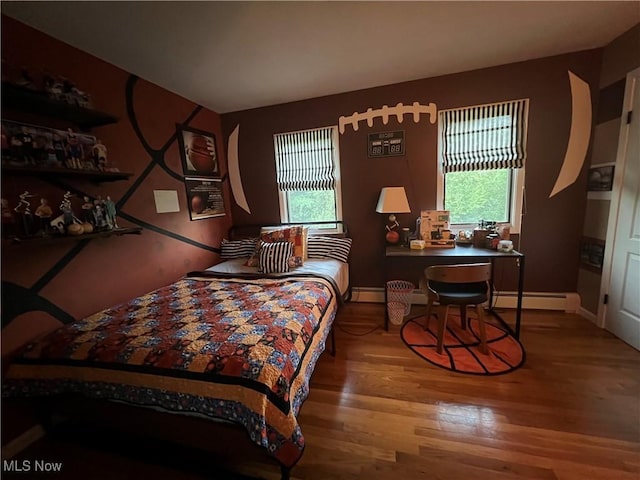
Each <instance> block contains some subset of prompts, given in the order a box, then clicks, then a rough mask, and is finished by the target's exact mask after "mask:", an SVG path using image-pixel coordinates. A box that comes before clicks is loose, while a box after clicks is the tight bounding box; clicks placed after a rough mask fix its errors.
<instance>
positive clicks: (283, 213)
mask: <svg viewBox="0 0 640 480" xmlns="http://www.w3.org/2000/svg"><path fill="white" fill-rule="evenodd" d="M329 128H330V129H331V142H332V145H333V149H332V152H331V158H332V160H333V166H334V171H333V176H334V181H335V182H334V186H333V193H334V199H335V204H336V218H335V220H328V221H327V222H326V223H327V224H332V223H334V222H336V224H335V227H334V228H318V227H315V228H314V227H311V228H310V229H309V230H310V232H313V233H327V234H332V233H343V231H342V181H341V175H340V148H339V143H338V142H339V138H340V137H339V135H338V126H337V125H328V126H326V127H318V128H307V129H304V130H294V131H291V132H279V133H275V134H274V135H273V142H274V150H273V158H274V164H275V168H276V176H277V170H278V159H277V158H276V153H275V152H276V146H275V142H276V140H275V139H276V135H284V134H290V133H291V134H292V133H300V132H311V131H315V130H325V129H329ZM277 188H278V207H279V210H280V222H281V223H283V224H290V223H291V222H290V219H289V196H288V192H287V191H283V190H280V187H279V186H277ZM300 223H302V224H304V223H305V222H300Z"/></svg>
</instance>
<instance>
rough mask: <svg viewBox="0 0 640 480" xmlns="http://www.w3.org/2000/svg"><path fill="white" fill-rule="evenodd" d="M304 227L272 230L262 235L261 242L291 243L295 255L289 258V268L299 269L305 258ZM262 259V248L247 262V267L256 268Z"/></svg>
mask: <svg viewBox="0 0 640 480" xmlns="http://www.w3.org/2000/svg"><path fill="white" fill-rule="evenodd" d="M304 233H305V232H304V228H303V227H301V226H300V227H286V228H281V229H278V230H271V231H268V232H263V233H261V234H260V240H262V241H263V242H265V243H273V242H290V243H291V244H292V246H293V255H292V256H291V257H290V258H289V267H290V268H295V267H299V266H301V265H302V264H303V263H304V257H305V242H304V240H305V238H304V237H305V235H304ZM259 258H260V248H258V249H257V250H256V252H255V253H254V255H253V256H252V257H251V258H249V260H247V263H246V265H247V266H249V267H255V266H257V265H258V260H259Z"/></svg>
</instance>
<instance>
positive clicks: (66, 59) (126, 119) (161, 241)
mask: <svg viewBox="0 0 640 480" xmlns="http://www.w3.org/2000/svg"><path fill="white" fill-rule="evenodd" d="M2 59H3V76H4V74H5V73H10V72H11V68H10V66H12V65H13V66H15V67H19V66H23V65H24V66H26V67H28V68H29V69H30V70H31V71H32V72H34V73H35V74H38V73H40V72H45V71H48V72H52V73H55V74H58V75H62V76H65V77H67V78H69V79H71V80H73V81H74V82H75V83H76V84H77V85H78V87H79V88H80V89H81V90H83V91H86V92H88V93H90V94H91V96H92V100H93V104H94V108H95V109H97V110H101V111H104V112H108V113H110V114H113V115H115V116H117V117H118V118H119V121H118V122H117V123H116V124H113V125H108V126H104V127H99V128H95V129H93V130H92V131H91V133H92V134H93V135H95V136H96V137H97V138H99V139H101V140H102V142H103V143H104V144H105V145H106V146H107V147H108V154H109V159H110V160H112V161H113V162H114V163H115V164H116V166H118V168H119V169H120V170H121V171H124V172H132V173H133V174H134V175H133V176H132V177H131V178H130V179H129V180H126V181H118V182H108V183H103V184H93V183H90V182H88V181H85V180H69V179H64V182H66V183H67V184H68V186H69V187H70V188H72V189H74V191H75V192H76V193H78V194H79V193H80V192H82V193H84V194H88V195H90V196H91V197H97V196H98V195H100V196H102V197H103V198H104V197H106V195H110V196H111V197H112V199H113V200H114V201H116V202H117V201H118V200H120V199H123V198H126V201H124V202H123V204H122V205H121V206H120V209H119V213H120V214H121V216H119V217H118V219H117V220H118V225H119V226H120V227H129V226H142V227H143V232H142V234H141V235H139V236H138V235H126V236H121V237H110V238H98V239H93V240H90V241H88V242H86V244H85V242H78V241H75V240H62V241H59V242H51V243H47V244H40V245H37V246H26V245H15V244H11V243H9V242H7V241H6V240H3V243H2V282H3V307H2V308H3V327H4V328H3V332H2V353H3V355H6V354H7V353H9V352H10V351H11V350H13V349H14V348H15V347H16V346H19V345H20V344H21V343H23V342H24V341H26V340H28V339H29V338H31V337H33V336H34V335H35V334H37V333H39V332H41V331H44V330H48V329H51V328H52V327H55V326H56V325H59V324H60V321H59V320H58V319H56V318H54V317H53V316H52V315H51V314H50V311H49V313H47V312H45V311H43V310H42V309H40V308H37V302H38V301H40V300H43V301H44V302H45V303H46V302H50V304H49V305H54V306H55V307H57V308H59V309H60V310H61V311H63V312H66V313H67V314H68V315H70V316H71V317H73V318H82V317H85V316H87V315H90V314H92V313H94V312H97V311H99V310H101V309H103V308H106V307H108V306H111V305H114V304H116V303H119V302H122V301H124V300H127V299H129V298H132V297H134V296H137V295H140V294H142V293H146V292H148V291H150V290H153V289H155V288H157V287H160V286H162V285H166V284H168V283H170V282H172V281H174V280H176V279H178V278H179V277H181V276H182V275H184V274H185V273H187V272H188V271H192V270H200V269H204V268H206V267H208V266H210V265H212V264H214V263H216V262H217V261H218V260H219V257H218V248H219V245H220V240H221V238H222V237H223V236H224V235H225V234H226V232H227V230H228V228H229V226H230V225H231V214H230V211H229V210H228V208H229V202H230V191H229V185H228V182H227V181H226V173H227V163H226V157H225V151H224V145H223V143H222V131H221V123H220V116H219V115H218V114H217V113H216V112H213V111H210V110H207V109H204V108H201V107H199V106H198V105H196V104H194V103H192V102H190V101H188V100H186V99H184V98H182V97H180V96H177V95H175V94H173V93H171V92H168V91H166V90H164V89H162V88H160V87H158V86H156V85H154V84H152V83H150V82H147V81H145V80H142V79H137V78H136V77H135V76H133V75H131V74H130V73H128V72H126V71H124V70H122V69H120V68H117V67H115V66H114V65H111V64H109V63H106V62H104V61H102V60H100V59H98V58H96V57H93V56H91V55H89V54H87V53H85V52H82V51H80V50H77V49H75V48H73V47H71V46H69V45H67V44H65V43H62V42H60V41H57V40H55V39H53V38H51V37H49V36H47V35H45V34H43V33H41V32H38V31H36V30H34V29H32V28H30V27H27V26H26V25H23V24H21V23H19V22H17V21H15V20H13V19H10V18H8V17H5V16H3V17H2ZM128 87H129V90H130V95H129V96H128V95H127V88H128ZM128 107H129V108H128ZM10 115H11V112H7V111H3V118H8V117H9V116H10ZM22 120H23V121H25V119H22ZM28 120H29V121H30V122H31V123H38V124H40V125H45V126H54V127H64V126H65V125H61V124H60V123H58V122H53V121H50V120H46V119H39V118H29V119H28ZM176 123H186V124H187V125H189V126H191V127H194V128H197V129H200V130H205V131H207V132H212V133H213V134H214V135H215V137H216V142H217V145H216V147H217V153H218V158H219V163H220V174H221V176H222V178H223V179H224V181H223V189H224V197H225V206H226V208H227V213H226V215H225V216H222V217H216V218H209V219H203V220H197V221H191V220H190V218H189V212H188V209H187V197H186V192H185V187H184V183H183V182H182V178H181V175H182V166H181V161H180V155H179V151H178V142H177V140H176V136H175V134H176ZM136 124H137V125H138V126H139V130H138V133H137V131H136V128H135V125H136ZM65 189H66V185H65V186H60V185H57V186H56V185H51V184H49V183H48V182H45V181H41V180H38V179H36V178H33V177H18V176H12V175H8V174H4V173H3V175H2V197H3V198H7V199H8V200H9V201H10V203H11V206H12V207H13V206H15V205H16V203H17V195H18V194H20V193H21V192H22V191H24V190H29V191H30V192H33V193H35V194H36V195H37V197H36V198H35V199H34V202H39V198H38V197H40V196H42V197H45V198H47V199H48V200H49V201H50V204H51V206H52V207H54V210H56V209H57V206H58V205H59V204H60V201H61V200H62V195H63V193H64V191H65ZM153 190H176V191H177V192H178V199H179V202H180V212H178V213H165V214H157V213H156V211H155V203H154V196H153ZM80 198H81V197H80ZM80 198H75V199H74V210H75V213H76V215H79V214H80V208H79V206H80V204H81V200H80ZM32 204H33V203H32ZM36 204H37V203H36ZM55 214H56V215H57V214H58V212H55ZM7 282H8V283H7ZM9 284H11V285H12V286H15V288H17V289H22V291H23V292H26V298H28V301H29V302H32V303H33V305H35V306H36V308H35V310H32V311H29V312H25V313H23V314H21V315H19V316H17V317H15V318H6V315H5V313H6V312H7V305H10V304H11V302H12V301H14V302H15V301H17V300H16V298H5V297H7V295H5V293H4V292H5V291H7V290H6V289H5V287H6V286H7V285H9ZM21 301H23V300H21ZM45 310H46V309H45Z"/></svg>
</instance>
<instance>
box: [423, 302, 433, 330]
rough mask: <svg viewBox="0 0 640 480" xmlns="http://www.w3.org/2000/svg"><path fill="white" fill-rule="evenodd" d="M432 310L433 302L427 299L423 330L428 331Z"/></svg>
mask: <svg viewBox="0 0 640 480" xmlns="http://www.w3.org/2000/svg"><path fill="white" fill-rule="evenodd" d="M432 309H433V300H432V299H429V300H428V301H427V313H426V314H425V317H426V318H425V321H424V329H425V330H428V329H429V322H431V310H432Z"/></svg>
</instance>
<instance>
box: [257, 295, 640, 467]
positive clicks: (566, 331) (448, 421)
mask: <svg viewBox="0 0 640 480" xmlns="http://www.w3.org/2000/svg"><path fill="white" fill-rule="evenodd" d="M383 308H384V307H383V306H382V305H379V304H361V303H352V304H348V305H346V306H345V307H344V308H343V309H342V310H341V312H340V313H339V316H338V318H337V323H336V337H337V346H338V352H337V355H336V357H335V358H332V357H330V356H329V355H324V356H323V357H322V359H321V360H320V362H319V364H318V365H317V367H316V371H315V373H314V375H313V378H312V386H311V394H310V395H309V398H308V399H307V401H306V402H305V404H304V406H303V408H302V411H301V414H300V424H301V426H302V431H303V433H304V435H305V438H306V442H307V447H306V450H305V453H304V456H303V457H302V460H301V461H300V463H299V464H298V465H297V466H296V467H295V468H294V469H293V472H292V473H293V476H294V478H300V479H329V478H331V479H344V480H351V479H371V480H386V479H394V480H395V479H400V478H402V479H418V478H424V479H463V478H477V479H489V478H491V479H525V478H527V479H528V478H530V479H580V480H585V479H590V480H595V479H606V480H610V479H635V480H638V479H639V478H640V352H637V351H636V350H634V349H633V348H631V347H630V346H628V345H627V344H625V343H624V342H622V341H620V340H619V339H617V338H615V337H614V336H613V335H611V334H610V333H608V332H606V331H603V330H601V329H599V328H597V327H595V326H594V325H593V324H592V323H590V322H589V321H588V320H585V319H584V318H581V317H579V316H578V315H571V314H565V313H557V312H540V311H525V312H524V313H523V320H522V325H523V328H522V334H521V341H522V343H523V345H524V347H525V350H526V354H527V360H526V362H525V364H524V365H523V366H522V367H521V368H520V369H518V370H516V371H515V372H511V373H509V374H506V375H502V376H494V377H484V376H475V375H463V374H457V373H452V372H449V371H447V370H444V369H441V368H437V367H434V366H432V365H431V364H429V363H427V362H426V361H424V360H423V359H421V358H420V357H418V356H417V355H415V354H414V353H413V352H411V351H410V350H409V349H408V348H407V347H406V346H405V345H404V343H403V342H402V340H401V339H400V336H399V327H393V326H392V329H391V331H389V332H385V331H384V330H383V329H382V328H379V329H377V330H375V331H374V332H372V333H369V334H367V335H363V336H355V335H350V334H348V333H347V332H350V333H360V334H361V333H365V332H367V331H370V330H371V329H372V328H375V326H376V325H379V324H381V321H380V319H381V318H382V315H383V314H384V309H383ZM423 310H424V307H420V306H418V307H414V312H412V314H414V313H415V314H416V315H417V314H421V313H422V312H423ZM504 316H505V317H506V319H507V320H509V319H513V318H514V315H513V312H509V311H507V312H506V313H505V315H504ZM245 471H247V470H245ZM248 471H251V470H250V469H249V470H248ZM253 473H255V474H259V475H262V476H264V477H266V478H268V479H271V478H273V479H276V478H278V475H277V472H276V473H275V474H273V475H269V474H266V473H265V472H264V470H262V471H261V470H260V469H259V468H257V469H255V470H253Z"/></svg>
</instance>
